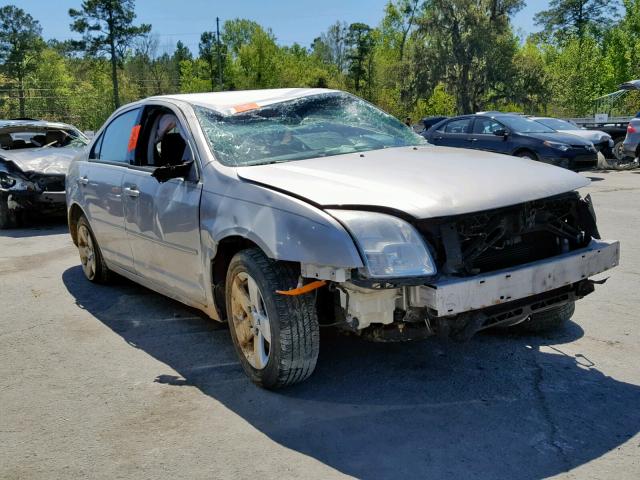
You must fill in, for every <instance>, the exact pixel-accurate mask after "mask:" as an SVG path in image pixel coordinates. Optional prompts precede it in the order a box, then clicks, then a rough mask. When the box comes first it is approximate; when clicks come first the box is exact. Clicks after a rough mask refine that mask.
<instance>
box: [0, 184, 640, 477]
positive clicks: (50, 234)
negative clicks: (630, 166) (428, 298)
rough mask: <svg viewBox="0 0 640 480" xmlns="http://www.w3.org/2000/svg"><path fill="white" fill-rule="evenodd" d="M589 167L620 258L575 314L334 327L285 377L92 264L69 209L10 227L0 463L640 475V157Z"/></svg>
mask: <svg viewBox="0 0 640 480" xmlns="http://www.w3.org/2000/svg"><path fill="white" fill-rule="evenodd" d="M586 175H587V176H589V177H591V178H592V180H593V183H592V185H591V186H590V187H588V188H587V189H586V191H589V192H591V194H592V197H593V199H594V204H595V207H596V212H597V214H598V222H599V227H600V232H601V233H602V235H603V237H604V238H613V239H619V240H620V241H621V244H622V248H621V250H622V259H621V265H620V267H618V268H616V269H615V270H613V271H612V272H611V273H610V277H611V278H610V279H609V281H608V282H607V283H606V284H605V285H602V286H600V287H598V288H597V290H596V292H595V293H594V294H593V295H591V296H589V297H587V298H586V299H584V300H582V301H581V302H579V303H578V306H577V310H576V314H575V316H574V318H573V321H572V322H570V323H569V324H568V325H567V326H566V327H565V328H563V329H562V330H560V331H558V332H556V333H553V334H548V335H546V336H542V337H530V336H524V337H523V336H514V335H510V334H505V333H485V334H481V335H478V336H477V337H475V338H474V339H473V340H472V341H470V342H468V343H465V344H457V343H448V342H444V341H440V340H427V341H424V342H418V343H412V344H399V345H387V344H372V343H367V342H366V341H363V340H360V339H357V338H348V337H341V336H335V335H331V334H325V335H323V337H322V345H321V352H320V358H319V362H318V368H317V370H316V372H315V374H314V375H313V376H312V377H311V378H310V379H309V380H308V381H307V382H305V383H303V384H301V385H297V386H295V387H293V388H289V389H286V390H281V391H278V392H268V391H264V390H260V389H258V388H257V387H255V386H254V385H252V384H251V383H250V382H249V381H248V380H247V378H246V377H245V375H244V374H243V372H242V370H241V367H240V366H239V364H238V363H237V361H236V359H235V355H234V352H233V349H232V345H231V339H230V337H229V332H228V330H227V329H226V328H225V327H223V326H222V327H221V326H220V325H219V324H216V323H215V322H213V321H211V320H209V319H207V318H205V317H204V316H203V315H201V314H199V313H198V312H196V311H194V310H192V309H189V308H187V307H185V306H183V305H181V304H179V303H177V302H175V301H172V300H169V299H167V298H165V297H162V296H161V295H158V294H156V293H153V292H151V291H149V290H147V289H145V288H143V287H140V286H137V285H135V284H133V283H131V282H129V281H126V280H123V279H122V280H120V281H118V282H116V283H115V284H113V285H110V286H96V285H93V284H90V283H89V282H87V281H86V280H85V279H84V277H83V275H82V270H81V269H80V267H79V259H78V255H77V251H76V249H75V247H74V246H73V244H72V243H71V239H70V237H69V235H68V233H67V231H66V227H65V226H64V225H62V224H49V225H44V226H42V225H41V226H33V227H31V228H27V229H21V230H9V231H2V232H0V478H2V479H3V480H9V479H54V478H55V479H79V478H91V479H121V478H122V479H125V478H126V479H143V478H153V479H165V478H166V479H182V478H185V479H187V478H188V479H217V478H220V479H223V478H224V479H229V478H241V479H245V478H246V479H249V478H251V479H255V478H264V479H289V478H291V479H294V478H295V479H301V478H304V479H332V478H344V477H347V476H352V477H357V478H363V479H388V478H389V479H392V478H407V479H414V478H437V479H440V478H448V479H451V478H463V479H468V478H478V479H510V480H518V479H523V480H524V479H538V478H546V477H553V476H558V478H579V479H603V478H615V479H638V478H640V434H639V432H640V341H639V340H640V330H639V328H638V323H639V321H640V301H639V300H638V290H639V287H640V248H639V247H638V244H639V242H640V210H639V207H638V206H639V204H640V172H638V171H625V172H606V171H598V172H593V173H587V174H586ZM514 181H517V179H514Z"/></svg>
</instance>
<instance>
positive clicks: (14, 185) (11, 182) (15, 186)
mask: <svg viewBox="0 0 640 480" xmlns="http://www.w3.org/2000/svg"><path fill="white" fill-rule="evenodd" d="M0 188H4V189H5V190H9V189H12V190H35V185H34V184H33V183H31V182H28V181H26V180H23V179H22V178H20V177H14V176H13V175H9V174H8V173H6V172H0Z"/></svg>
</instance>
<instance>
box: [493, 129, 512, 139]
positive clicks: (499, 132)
mask: <svg viewBox="0 0 640 480" xmlns="http://www.w3.org/2000/svg"><path fill="white" fill-rule="evenodd" d="M493 134H494V135H495V136H497V137H507V136H508V135H509V132H508V131H507V129H506V128H500V129H498V130H494V132H493Z"/></svg>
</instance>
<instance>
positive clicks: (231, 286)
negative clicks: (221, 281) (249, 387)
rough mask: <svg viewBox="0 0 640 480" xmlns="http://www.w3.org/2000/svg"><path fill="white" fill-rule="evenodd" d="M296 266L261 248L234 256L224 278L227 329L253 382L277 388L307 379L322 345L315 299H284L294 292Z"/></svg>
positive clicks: (311, 297) (303, 296)
mask: <svg viewBox="0 0 640 480" xmlns="http://www.w3.org/2000/svg"><path fill="white" fill-rule="evenodd" d="M297 281H298V275H297V273H296V272H295V271H294V269H293V268H292V266H290V265H288V264H285V263H282V262H276V261H273V260H270V259H269V258H267V257H266V256H265V255H264V254H263V253H262V252H261V251H260V250H258V249H248V250H244V251H242V252H240V253H238V254H236V255H235V256H234V257H233V259H232V260H231V263H230V265H229V269H228V271H227V278H226V286H225V287H226V291H225V294H226V303H227V315H228V322H229V330H230V332H231V338H232V340H233V344H234V347H235V350H236V353H237V355H238V358H239V359H240V363H241V364H242V367H243V369H244V371H245V372H246V374H247V375H248V376H249V378H250V379H251V381H252V382H254V383H255V384H257V385H259V386H261V387H264V388H278V387H284V386H287V385H292V384H294V383H297V382H301V381H303V380H305V379H306V378H308V377H309V376H310V375H311V373H313V370H314V369H315V366H316V361H317V358H318V352H319V346H320V334H319V326H318V318H317V314H316V310H315V301H314V298H315V297H314V296H313V295H312V294H304V295H298V296H291V297H290V296H285V295H280V294H278V293H276V290H288V289H290V288H292V287H295V285H296V284H297Z"/></svg>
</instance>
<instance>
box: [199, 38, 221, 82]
mask: <svg viewBox="0 0 640 480" xmlns="http://www.w3.org/2000/svg"><path fill="white" fill-rule="evenodd" d="M199 50H200V58H201V59H203V60H204V61H205V62H207V65H208V67H209V77H210V80H211V91H214V90H216V81H217V80H216V79H217V78H219V79H221V78H222V72H223V71H224V69H223V70H222V72H221V71H220V69H221V68H222V62H220V61H219V60H220V59H219V56H220V57H222V58H224V57H225V56H226V51H225V50H226V47H225V46H223V45H221V44H220V43H219V42H218V41H217V38H216V33H215V32H203V33H202V35H200V44H199ZM220 87H222V85H220Z"/></svg>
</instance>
